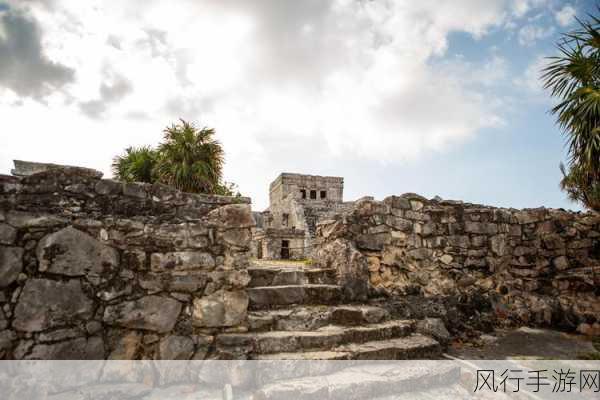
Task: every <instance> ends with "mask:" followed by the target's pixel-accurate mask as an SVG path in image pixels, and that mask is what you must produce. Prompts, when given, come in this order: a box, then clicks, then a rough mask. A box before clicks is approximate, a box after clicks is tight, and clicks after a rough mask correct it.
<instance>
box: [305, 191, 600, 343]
mask: <svg viewBox="0 0 600 400" xmlns="http://www.w3.org/2000/svg"><path fill="white" fill-rule="evenodd" d="M315 251H316V256H315V260H316V261H317V262H319V263H320V264H323V265H326V266H330V267H331V266H333V267H335V268H337V269H338V275H339V278H340V280H341V282H342V283H344V284H345V285H346V286H347V287H348V290H349V291H350V293H353V294H354V295H355V296H356V297H360V296H361V295H362V294H364V291H365V290H366V291H368V292H369V294H370V295H376V296H379V295H385V296H391V297H395V298H401V297H403V296H407V295H419V296H424V297H429V298H443V297H454V298H478V299H481V296H483V297H484V298H485V299H486V301H487V302H488V303H489V305H490V307H491V308H492V309H493V313H494V316H495V318H496V322H498V323H506V324H531V325H548V326H555V327H563V328H567V329H578V330H579V331H581V332H583V333H588V334H600V215H599V214H597V213H596V214H594V213H574V212H568V211H564V210H553V209H545V208H539V209H525V210H515V209H503V208H494V207H487V206H481V205H475V204H466V203H463V202H460V201H435V200H427V199H425V198H423V197H421V196H418V195H415V194H405V195H402V196H391V197H388V198H386V199H385V200H383V201H374V200H371V199H366V200H361V201H358V202H357V203H356V204H355V207H354V208H353V209H352V210H351V211H350V212H348V213H346V214H343V215H341V216H338V217H336V218H335V219H333V220H329V221H324V222H322V223H320V224H319V226H318V228H317V237H316V250H315ZM366 282H368V285H367V284H364V283H366ZM361 283H363V284H364V285H362V286H361Z"/></svg>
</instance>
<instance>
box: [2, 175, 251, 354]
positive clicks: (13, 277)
mask: <svg viewBox="0 0 600 400" xmlns="http://www.w3.org/2000/svg"><path fill="white" fill-rule="evenodd" d="M34 172H35V173H34ZM26 175H28V176H20V177H16V176H6V175H0V359H104V358H111V359H190V358H194V359H203V358H205V357H217V358H218V357H220V356H222V354H223V353H222V352H223V351H225V350H223V349H218V348H215V345H214V338H215V335H218V334H219V333H221V332H224V331H228V332H231V331H234V332H237V331H245V330H246V310H247V306H248V296H247V294H246V291H245V288H246V285H247V283H248V281H249V276H248V273H247V266H248V255H249V244H250V237H251V233H250V231H251V228H252V226H253V225H254V221H253V219H252V216H251V212H250V206H249V204H248V203H249V199H247V198H229V197H220V196H206V195H196V194H188V193H182V192H179V191H175V190H173V189H170V188H168V187H165V186H162V185H149V184H140V183H126V184H123V183H119V182H115V181H112V180H106V179H101V175H102V174H101V173H99V172H97V171H94V170H89V169H84V168H76V167H58V166H50V167H48V166H46V167H44V168H41V171H39V172H36V171H33V172H32V173H31V174H26ZM225 357H226V356H225Z"/></svg>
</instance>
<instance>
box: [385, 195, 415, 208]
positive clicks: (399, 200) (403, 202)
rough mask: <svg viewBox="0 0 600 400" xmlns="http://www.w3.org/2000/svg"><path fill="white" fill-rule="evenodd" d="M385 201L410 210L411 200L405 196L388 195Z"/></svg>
mask: <svg viewBox="0 0 600 400" xmlns="http://www.w3.org/2000/svg"><path fill="white" fill-rule="evenodd" d="M383 202H384V203H386V204H389V205H390V206H391V207H392V208H396V209H401V210H410V201H409V200H408V199H406V198H404V197H399V196H388V197H386V198H385V199H384V200H383Z"/></svg>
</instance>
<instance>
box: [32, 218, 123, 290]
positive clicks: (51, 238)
mask: <svg viewBox="0 0 600 400" xmlns="http://www.w3.org/2000/svg"><path fill="white" fill-rule="evenodd" d="M36 254H37V258H38V261H39V270H40V271H42V272H43V271H47V272H51V273H53V274H60V275H66V276H86V277H88V278H89V277H91V278H92V279H91V280H92V281H93V280H95V279H97V278H99V277H100V276H102V274H103V273H106V272H110V271H114V270H116V269H117V267H118V265H119V253H118V252H117V250H115V249H113V248H112V247H109V246H106V245H105V244H103V243H101V242H100V241H98V240H96V239H94V238H93V237H91V236H90V235H88V234H86V233H84V232H82V231H80V230H77V229H75V228H73V227H67V228H64V229H62V230H60V231H58V232H55V233H52V234H50V235H47V236H45V237H44V238H43V239H42V240H40V242H39V243H38V246H37V251H36Z"/></svg>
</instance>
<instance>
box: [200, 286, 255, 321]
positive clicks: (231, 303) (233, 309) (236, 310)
mask: <svg viewBox="0 0 600 400" xmlns="http://www.w3.org/2000/svg"><path fill="white" fill-rule="evenodd" d="M248 303H249V298H248V294H247V293H246V292H245V291H233V292H232V291H224V290H221V291H217V292H215V293H213V294H211V295H209V296H204V297H201V298H197V299H195V300H194V307H193V310H192V323H193V324H194V325H195V326H199V327H221V326H236V325H239V324H240V323H241V322H243V321H244V319H245V318H246V313H247V310H248Z"/></svg>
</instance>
